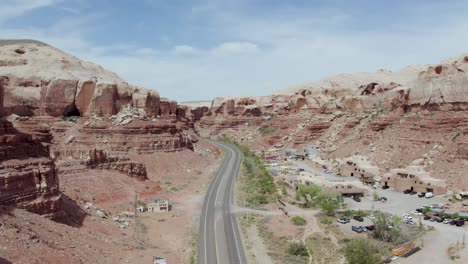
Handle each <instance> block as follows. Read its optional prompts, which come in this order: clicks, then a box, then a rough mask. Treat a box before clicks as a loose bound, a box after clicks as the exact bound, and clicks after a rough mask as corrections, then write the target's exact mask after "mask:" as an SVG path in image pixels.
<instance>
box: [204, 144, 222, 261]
mask: <svg viewBox="0 0 468 264" xmlns="http://www.w3.org/2000/svg"><path fill="white" fill-rule="evenodd" d="M227 156H228V155H227V153H226V159H227ZM223 165H224V164H223ZM222 167H223V166H221V168H220V171H221V170H222ZM217 176H219V175H217ZM217 180H218V177H216V179H215V182H214V183H213V186H215V185H216V181H217ZM218 189H219V188H218ZM212 193H213V188H211V189H210V194H209V195H208V200H207V201H208V203H207V206H206V208H205V232H204V233H205V234H204V240H205V241H204V242H205V263H206V264H208V260H207V256H208V247H207V240H206V233H207V232H206V230H207V226H208V223H207V219H208V204H209V203H210V198H211V194H212ZM215 207H216V199H215ZM215 224H216V222H215ZM215 239H216V238H215ZM215 244H216V241H215Z"/></svg>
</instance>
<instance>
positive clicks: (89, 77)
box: [0, 40, 206, 217]
mask: <svg viewBox="0 0 468 264" xmlns="http://www.w3.org/2000/svg"><path fill="white" fill-rule="evenodd" d="M0 65H1V66H0V76H3V77H2V79H1V89H0V102H1V103H0V118H1V120H0V143H1V144H0V161H1V165H0V204H7V205H16V206H18V207H22V208H26V209H28V210H30V211H32V212H36V213H41V214H45V215H48V216H51V217H57V215H58V214H59V213H60V206H61V203H60V192H59V187H58V183H59V181H58V178H59V177H60V176H64V175H66V176H67V177H69V178H73V177H75V176H79V175H80V173H81V172H83V170H112V171H117V172H120V173H124V174H126V175H128V176H130V177H132V178H135V179H138V180H140V181H144V180H147V171H146V167H145V165H144V164H142V163H139V162H135V161H134V160H131V159H130V158H129V156H131V154H151V153H155V152H172V151H179V150H184V149H192V150H193V143H194V142H196V141H197V140H198V137H197V136H196V135H195V132H194V130H193V122H194V121H193V120H195V119H197V118H198V119H199V118H201V116H202V115H203V114H204V113H205V111H206V110H203V109H201V110H194V112H193V113H192V110H191V109H190V108H188V107H187V106H179V105H178V104H177V102H176V101H171V100H161V99H160V96H159V94H158V92H156V91H154V90H146V89H143V88H140V87H136V86H132V85H129V84H128V83H126V82H125V81H124V80H122V79H120V78H119V77H118V76H117V75H115V74H114V73H112V72H109V71H106V70H104V69H103V68H102V67H100V66H98V65H95V64H93V63H89V62H84V61H81V60H79V59H77V58H75V57H73V56H71V55H69V54H67V53H64V52H62V51H60V50H57V49H55V48H53V47H51V46H49V45H46V44H44V43H41V42H36V41H24V40H21V41H8V40H7V41H5V40H2V41H0ZM44 65H47V67H44ZM3 116H8V119H9V120H10V121H6V120H5V119H4V118H3ZM96 177H99V176H98V175H97V176H96Z"/></svg>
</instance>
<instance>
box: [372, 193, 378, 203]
mask: <svg viewBox="0 0 468 264" xmlns="http://www.w3.org/2000/svg"><path fill="white" fill-rule="evenodd" d="M372 197H373V198H374V201H378V200H379V194H378V193H377V192H374V193H373V194H372Z"/></svg>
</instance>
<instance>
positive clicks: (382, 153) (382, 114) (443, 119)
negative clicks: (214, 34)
mask: <svg viewBox="0 0 468 264" xmlns="http://www.w3.org/2000/svg"><path fill="white" fill-rule="evenodd" d="M467 87H468V56H466V55H463V56H459V57H455V58H451V59H449V60H447V61H444V62H442V63H440V64H437V65H417V66H409V67H406V68H404V69H402V70H401V71H397V72H391V71H385V70H379V71H377V72H375V73H355V74H340V75H337V76H334V77H329V78H325V79H323V80H320V81H317V82H312V83H307V84H302V85H297V86H294V87H289V88H287V89H285V90H282V91H279V92H276V93H275V94H272V95H267V96H257V97H240V98H232V97H231V98H215V99H214V100H213V101H212V104H211V108H210V111H209V112H207V113H205V114H203V117H202V118H201V119H200V121H199V123H198V124H197V128H198V130H199V133H200V134H201V135H204V136H213V135H221V134H228V135H231V136H232V137H235V138H236V139H237V140H239V141H241V142H244V143H245V144H248V145H249V146H256V148H258V149H262V150H264V151H267V150H270V149H271V146H280V147H279V148H280V149H281V148H285V147H300V146H305V145H309V144H315V145H317V146H319V147H321V149H322V151H321V152H322V153H323V154H324V155H325V156H328V157H331V158H335V157H336V158H343V157H346V156H350V155H352V154H355V153H366V154H367V155H368V156H369V157H370V158H371V159H374V160H373V161H374V162H376V163H378V164H379V165H381V166H384V167H385V168H391V167H392V166H397V167H398V166H403V167H405V166H408V165H409V163H410V162H411V161H413V160H415V159H418V158H421V157H423V156H424V155H426V154H427V152H430V148H429V146H433V145H434V144H440V145H444V146H445V148H446V152H444V153H435V154H434V156H431V157H430V158H427V157H426V158H425V160H426V161H427V164H426V167H427V169H428V170H431V172H432V173H433V174H435V176H436V177H440V178H448V183H449V185H451V186H456V185H457V181H460V177H462V176H461V175H463V173H468V171H466V169H465V170H463V169H454V168H455V167H454V166H457V168H460V167H463V168H466V164H465V163H466V162H467V159H466V153H467V152H466V149H467V148H466V146H467V141H468V138H467V132H466V129H467V126H466V124H467V122H466V119H467V118H468V112H467V107H468V89H467ZM442 131H443V132H442ZM273 149H275V148H273ZM276 149H278V148H276ZM446 153H450V154H446ZM447 155H448V156H449V157H448V156H447ZM433 159H434V160H433ZM455 164H458V165H455ZM460 164H465V166H462V165H460ZM463 182H465V184H464V186H465V188H468V184H467V183H466V181H463Z"/></svg>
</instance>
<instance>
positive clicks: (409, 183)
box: [380, 166, 447, 195]
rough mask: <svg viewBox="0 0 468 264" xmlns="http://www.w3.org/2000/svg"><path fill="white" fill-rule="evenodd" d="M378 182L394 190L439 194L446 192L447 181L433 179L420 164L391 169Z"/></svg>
mask: <svg viewBox="0 0 468 264" xmlns="http://www.w3.org/2000/svg"><path fill="white" fill-rule="evenodd" d="M380 184H381V185H382V186H385V187H390V188H393V189H394V190H395V191H398V192H403V191H405V190H410V191H415V192H432V193H433V194H434V195H441V194H445V193H446V192H447V182H446V181H445V180H442V179H435V178H432V177H431V176H430V174H429V173H428V172H426V171H425V170H424V169H423V168H422V167H420V166H408V167H407V168H405V169H392V170H390V172H389V173H386V174H384V176H383V177H382V179H381V181H380Z"/></svg>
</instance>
